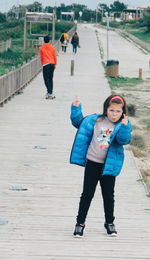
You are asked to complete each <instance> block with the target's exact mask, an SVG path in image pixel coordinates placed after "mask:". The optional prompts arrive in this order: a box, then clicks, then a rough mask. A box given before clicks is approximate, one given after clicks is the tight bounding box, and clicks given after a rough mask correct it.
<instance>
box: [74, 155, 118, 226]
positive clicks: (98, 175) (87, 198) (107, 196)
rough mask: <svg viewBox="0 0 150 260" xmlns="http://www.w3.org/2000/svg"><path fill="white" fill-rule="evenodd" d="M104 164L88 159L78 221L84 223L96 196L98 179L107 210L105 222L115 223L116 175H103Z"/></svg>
mask: <svg viewBox="0 0 150 260" xmlns="http://www.w3.org/2000/svg"><path fill="white" fill-rule="evenodd" d="M102 169H103V164H101V163H96V162H92V161H90V160H88V161H87V164H86V167H85V173H84V184H83V193H82V194H81V197H80V203H79V210H78V216H77V223H79V224H84V223H85V220H86V216H87V213H88V209H89V207H90V204H91V201H92V198H93V196H94V193H95V190H96V186H97V183H98V181H99V182H100V186H101V192H102V197H103V205H104V212H105V222H107V223H113V221H114V219H115V217H114V186H115V177H114V176H110V175H104V176H102Z"/></svg>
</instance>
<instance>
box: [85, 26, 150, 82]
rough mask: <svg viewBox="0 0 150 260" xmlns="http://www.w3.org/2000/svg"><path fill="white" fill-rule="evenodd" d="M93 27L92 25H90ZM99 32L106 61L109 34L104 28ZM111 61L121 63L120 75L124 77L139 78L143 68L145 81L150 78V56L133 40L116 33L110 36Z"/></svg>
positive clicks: (111, 33) (110, 32) (110, 33)
mask: <svg viewBox="0 0 150 260" xmlns="http://www.w3.org/2000/svg"><path fill="white" fill-rule="evenodd" d="M89 27H91V25H89ZM96 29H97V30H98V37H99V39H100V41H101V45H102V47H103V49H104V60H106V59H107V58H106V57H107V35H106V34H107V32H106V30H104V29H102V28H96ZM108 46H109V59H110V60H118V61H119V75H120V76H122V77H130V78H134V77H135V78H138V77H139V68H142V72H143V73H142V76H143V79H146V78H150V67H149V61H150V54H149V53H148V52H147V51H144V50H142V48H140V46H138V47H137V44H135V43H134V42H132V41H131V40H130V41H129V40H127V39H125V38H123V37H121V36H120V35H119V34H118V33H117V32H115V31H111V30H110V31H109V34H108Z"/></svg>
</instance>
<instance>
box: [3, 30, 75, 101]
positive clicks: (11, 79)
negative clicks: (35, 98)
mask: <svg viewBox="0 0 150 260" xmlns="http://www.w3.org/2000/svg"><path fill="white" fill-rule="evenodd" d="M75 30H76V26H74V27H73V28H72V29H71V30H70V31H69V32H68V33H69V36H70V37H71V36H72V35H73V33H74V32H75ZM55 48H56V50H57V52H59V50H60V40H58V41H57V42H56V43H55ZM41 69H42V66H41V62H40V59H39V56H37V57H35V58H34V59H32V60H31V61H29V62H27V63H26V64H24V65H23V66H21V67H20V68H17V69H14V70H13V71H11V72H8V73H7V74H5V75H3V76H1V77H0V106H3V105H4V104H5V103H6V102H7V101H8V100H10V99H11V97H13V96H14V95H15V94H18V93H19V92H20V90H21V89H23V88H24V87H25V86H26V85H27V84H28V83H29V82H30V81H31V80H32V79H33V78H34V77H36V75H37V74H38V73H39V72H40V71H41Z"/></svg>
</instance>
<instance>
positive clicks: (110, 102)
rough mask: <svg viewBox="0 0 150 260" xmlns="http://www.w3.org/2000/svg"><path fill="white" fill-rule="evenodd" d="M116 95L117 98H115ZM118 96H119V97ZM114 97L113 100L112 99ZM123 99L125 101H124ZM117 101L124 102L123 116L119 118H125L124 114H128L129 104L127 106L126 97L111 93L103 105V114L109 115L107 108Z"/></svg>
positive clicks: (118, 102)
mask: <svg viewBox="0 0 150 260" xmlns="http://www.w3.org/2000/svg"><path fill="white" fill-rule="evenodd" d="M115 97H116V98H115ZM117 97H118V98H117ZM112 99H113V100H112ZM122 101H123V102H122ZM112 103H115V104H122V105H123V106H122V110H123V113H122V116H121V117H120V119H119V120H121V119H122V118H123V114H125V115H127V106H126V101H125V100H124V98H123V97H122V96H120V95H110V96H109V97H108V98H107V99H106V100H105V102H104V105H103V116H107V108H108V107H109V106H110V104H112Z"/></svg>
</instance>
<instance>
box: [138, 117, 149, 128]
mask: <svg viewBox="0 0 150 260" xmlns="http://www.w3.org/2000/svg"><path fill="white" fill-rule="evenodd" d="M140 123H141V124H143V125H145V126H146V129H147V130H149V129H150V119H142V120H140Z"/></svg>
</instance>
